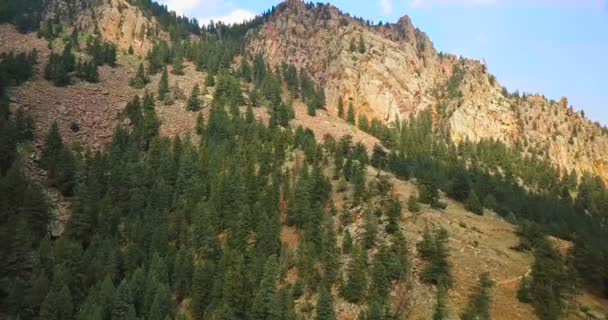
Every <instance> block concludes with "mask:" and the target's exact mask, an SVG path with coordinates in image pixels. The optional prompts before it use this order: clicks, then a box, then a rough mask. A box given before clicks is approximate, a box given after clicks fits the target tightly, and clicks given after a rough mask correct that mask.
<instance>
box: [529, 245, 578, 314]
mask: <svg viewBox="0 0 608 320" xmlns="http://www.w3.org/2000/svg"><path fill="white" fill-rule="evenodd" d="M530 276H531V280H530V281H529V282H523V283H522V287H521V288H520V291H519V292H518V297H519V298H520V300H522V301H527V300H530V301H531V302H532V304H533V305H534V307H535V309H536V313H537V315H538V316H539V317H540V318H541V319H559V318H561V317H562V316H564V311H565V310H566V308H567V306H568V305H569V304H571V303H573V299H574V297H575V296H576V294H577V292H578V283H577V275H576V271H575V270H573V268H572V266H571V264H570V263H567V262H566V261H564V257H562V256H561V254H560V253H559V252H557V251H556V249H555V248H553V245H552V244H551V243H550V242H549V241H548V240H544V241H541V242H540V243H539V244H538V246H537V247H536V249H535V250H534V265H533V266H532V273H531V274H530ZM566 316H567V315H566Z"/></svg>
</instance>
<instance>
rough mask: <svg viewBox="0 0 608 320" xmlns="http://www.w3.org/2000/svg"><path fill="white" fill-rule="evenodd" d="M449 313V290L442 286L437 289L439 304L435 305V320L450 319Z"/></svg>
mask: <svg viewBox="0 0 608 320" xmlns="http://www.w3.org/2000/svg"><path fill="white" fill-rule="evenodd" d="M449 317H450V316H449V311H448V290H447V288H445V287H443V286H440V287H439V288H437V302H436V303H435V310H434V311H433V320H446V319H449Z"/></svg>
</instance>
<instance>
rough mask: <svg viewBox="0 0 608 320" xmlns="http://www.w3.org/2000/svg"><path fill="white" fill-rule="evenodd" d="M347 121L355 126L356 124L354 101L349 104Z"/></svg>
mask: <svg viewBox="0 0 608 320" xmlns="http://www.w3.org/2000/svg"><path fill="white" fill-rule="evenodd" d="M346 121H347V122H348V123H350V124H352V125H353V126H354V125H355V107H354V106H353V103H352V102H351V103H350V104H349V105H348V113H347V115H346Z"/></svg>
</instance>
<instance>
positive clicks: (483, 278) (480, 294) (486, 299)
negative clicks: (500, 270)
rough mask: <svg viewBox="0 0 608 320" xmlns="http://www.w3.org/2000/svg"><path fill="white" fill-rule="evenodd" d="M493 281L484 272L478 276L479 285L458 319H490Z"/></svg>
mask: <svg viewBox="0 0 608 320" xmlns="http://www.w3.org/2000/svg"><path fill="white" fill-rule="evenodd" d="M493 288H494V281H492V279H491V278H490V274H489V273H487V272H485V273H482V274H481V275H480V276H479V284H478V285H477V286H476V287H475V289H474V292H473V294H472V295H471V297H470V299H469V304H468V305H467V308H466V309H465V311H464V313H463V314H462V316H461V317H460V318H461V319H462V320H476V319H490V307H491V304H492V289H493Z"/></svg>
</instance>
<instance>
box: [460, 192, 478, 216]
mask: <svg viewBox="0 0 608 320" xmlns="http://www.w3.org/2000/svg"><path fill="white" fill-rule="evenodd" d="M464 208H465V209H467V210H469V211H471V212H473V213H475V214H478V215H483V206H482V205H481V201H479V198H478V197H477V194H476V193H475V191H470V192H469V196H468V198H467V201H466V202H465V204H464Z"/></svg>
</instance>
